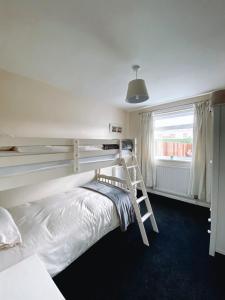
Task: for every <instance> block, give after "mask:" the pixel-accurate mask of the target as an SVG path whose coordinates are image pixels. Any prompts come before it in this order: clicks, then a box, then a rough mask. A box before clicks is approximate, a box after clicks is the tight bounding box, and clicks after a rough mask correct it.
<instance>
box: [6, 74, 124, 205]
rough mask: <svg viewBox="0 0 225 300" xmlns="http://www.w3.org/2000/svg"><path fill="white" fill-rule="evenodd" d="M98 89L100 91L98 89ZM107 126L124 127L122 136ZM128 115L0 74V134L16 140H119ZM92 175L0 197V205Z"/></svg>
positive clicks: (35, 196) (34, 196) (50, 191)
mask: <svg viewBox="0 0 225 300" xmlns="http://www.w3.org/2000/svg"><path fill="white" fill-rule="evenodd" d="M99 88H100V87H99ZM109 123H118V124H121V125H122V126H123V129H124V132H123V135H120V134H110V133H109ZM128 130H129V122H128V113H127V112H125V111H123V110H121V109H117V108H115V107H112V106H109V105H106V104H105V103H100V102H94V103H93V102H90V101H84V100H83V99H82V100H80V99H75V98H74V97H73V96H72V95H71V94H70V93H68V92H66V91H64V90H61V89H58V88H56V87H53V86H50V85H48V84H46V83H43V82H40V81H36V80H32V79H29V78H26V77H23V76H20V75H16V74H13V73H9V72H6V71H4V70H0V134H10V135H13V136H18V137H58V138H60V137H63V138H66V137H68V138H121V137H126V136H127V135H128ZM93 175H94V172H89V173H87V174H79V175H74V176H69V177H66V178H61V179H57V180H53V181H50V182H48V183H43V184H38V185H36V186H30V187H26V188H25V187H23V188H19V189H15V190H11V191H5V192H1V193H0V205H3V206H5V207H10V206H14V205H17V204H19V203H21V202H27V201H33V200H37V199H39V198H40V197H45V196H46V195H50V194H54V193H57V192H59V191H61V190H65V189H68V188H69V187H70V186H71V185H76V186H77V185H80V184H82V183H84V182H85V181H88V180H90V179H91V178H92V177H93Z"/></svg>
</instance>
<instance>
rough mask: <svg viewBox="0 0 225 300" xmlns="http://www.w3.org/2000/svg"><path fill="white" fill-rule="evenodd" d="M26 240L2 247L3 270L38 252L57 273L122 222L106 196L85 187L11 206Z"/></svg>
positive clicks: (52, 272)
mask: <svg viewBox="0 0 225 300" xmlns="http://www.w3.org/2000/svg"><path fill="white" fill-rule="evenodd" d="M9 211H10V213H11V215H12V216H13V219H14V221H15V223H16V224H17V226H18V228H19V230H20V232H21V235H22V240H23V243H22V245H20V246H16V247H13V248H10V249H5V250H1V251H0V271H3V270H4V269H6V268H8V267H10V266H11V265H13V264H15V263H18V262H19V261H21V260H23V259H25V258H26V257H29V256H31V255H33V254H35V253H37V254H38V256H39V258H40V259H41V260H42V261H43V262H44V264H45V266H46V268H47V270H48V272H49V274H50V275H51V276H55V275H56V274H58V273H59V272H60V271H62V270H63V269H65V268H66V267H67V266H68V265H69V264H71V263H72V262H73V261H74V260H75V259H77V258H78V257H79V256H80V255H81V254H83V253H84V252H85V251H86V250H87V249H88V248H90V247H91V246H92V245H93V244H94V243H96V242H97V241H98V240H99V239H100V238H102V237H103V236H104V235H105V234H107V233H108V232H110V231H111V230H113V229H115V228H116V227H118V226H119V219H118V215H117V211H116V208H115V205H114V204H113V202H112V201H111V200H110V199H108V198H107V197H105V196H103V195H101V194H99V193H96V192H93V191H90V190H87V189H84V188H74V189H72V190H70V191H67V192H64V193H61V194H58V195H56V196H51V197H48V198H45V199H42V200H39V201H37V202H31V203H26V204H23V205H20V206H17V207H14V208H11V209H9Z"/></svg>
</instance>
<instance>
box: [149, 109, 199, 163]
mask: <svg viewBox="0 0 225 300" xmlns="http://www.w3.org/2000/svg"><path fill="white" fill-rule="evenodd" d="M193 119H194V113H193V110H192V109H188V110H182V111H177V112H173V113H171V112H170V113H162V114H155V115H154V145H155V158H156V159H166V160H181V161H191V159H192V141H193Z"/></svg>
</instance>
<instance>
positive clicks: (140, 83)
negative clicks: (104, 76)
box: [126, 79, 149, 103]
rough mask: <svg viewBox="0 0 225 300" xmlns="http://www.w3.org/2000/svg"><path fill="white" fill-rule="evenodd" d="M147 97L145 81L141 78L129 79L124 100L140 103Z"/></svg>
mask: <svg viewBox="0 0 225 300" xmlns="http://www.w3.org/2000/svg"><path fill="white" fill-rule="evenodd" d="M148 99H149V96H148V91H147V88H146V85H145V81H144V80H143V79H134V80H131V81H130V82H129V84H128V90H127V97H126V101H127V102H128V103H141V102H144V101H146V100H148Z"/></svg>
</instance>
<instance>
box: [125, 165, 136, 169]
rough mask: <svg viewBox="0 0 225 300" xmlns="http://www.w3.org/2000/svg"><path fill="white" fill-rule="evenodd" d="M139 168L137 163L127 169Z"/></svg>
mask: <svg viewBox="0 0 225 300" xmlns="http://www.w3.org/2000/svg"><path fill="white" fill-rule="evenodd" d="M132 168H137V165H132V166H128V167H127V169H132Z"/></svg>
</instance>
